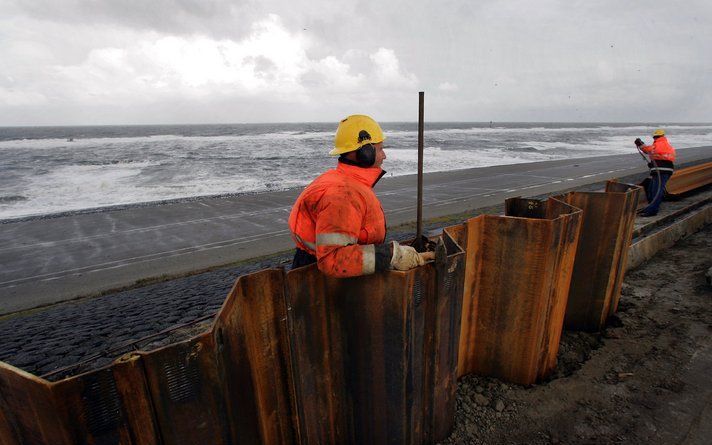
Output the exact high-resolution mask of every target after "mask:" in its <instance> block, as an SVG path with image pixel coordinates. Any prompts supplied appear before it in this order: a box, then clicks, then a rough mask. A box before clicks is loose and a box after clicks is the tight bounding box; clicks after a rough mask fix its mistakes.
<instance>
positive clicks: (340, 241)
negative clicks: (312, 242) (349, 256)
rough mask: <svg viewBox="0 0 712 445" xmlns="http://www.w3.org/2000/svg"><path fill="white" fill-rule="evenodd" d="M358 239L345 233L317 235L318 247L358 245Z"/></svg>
mask: <svg viewBox="0 0 712 445" xmlns="http://www.w3.org/2000/svg"><path fill="white" fill-rule="evenodd" d="M356 241H358V238H354V237H352V236H348V235H344V234H343V233H319V234H317V235H316V245H317V246H348V245H349V244H356Z"/></svg>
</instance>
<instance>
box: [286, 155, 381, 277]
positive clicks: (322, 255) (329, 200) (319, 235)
mask: <svg viewBox="0 0 712 445" xmlns="http://www.w3.org/2000/svg"><path fill="white" fill-rule="evenodd" d="M384 174H385V172H384V171H383V170H381V168H379V167H371V168H362V167H358V166H355V165H348V164H344V163H342V162H339V163H338V165H337V167H336V168H335V169H332V170H329V171H327V172H326V173H323V174H322V175H321V176H319V177H318V178H316V179H315V180H314V181H313V182H312V183H311V184H309V185H308V186H307V188H306V189H304V191H303V192H302V194H301V195H299V198H297V201H296V202H295V203H294V207H292V213H291V214H290V215H289V229H290V230H291V232H292V238H293V239H294V242H295V243H296V244H297V247H298V248H300V249H303V250H305V251H307V252H309V253H310V254H312V255H314V256H316V258H317V267H318V268H319V270H320V271H322V272H323V273H325V274H327V275H332V276H337V277H352V276H359V275H366V274H370V273H373V272H374V271H375V270H376V269H377V267H376V266H377V265H376V255H377V253H379V255H380V254H382V252H385V251H386V250H388V246H387V245H385V244H382V243H383V241H384V240H385V238H386V218H385V215H384V214H383V209H382V208H381V202H380V201H379V200H378V198H377V197H376V194H375V193H374V192H373V186H374V185H375V184H376V182H378V180H379V179H380V178H381V176H383V175H384ZM384 247H385V249H384ZM389 259H390V257H389ZM381 262H382V261H380V257H379V266H380V263H381ZM379 270H380V267H379Z"/></svg>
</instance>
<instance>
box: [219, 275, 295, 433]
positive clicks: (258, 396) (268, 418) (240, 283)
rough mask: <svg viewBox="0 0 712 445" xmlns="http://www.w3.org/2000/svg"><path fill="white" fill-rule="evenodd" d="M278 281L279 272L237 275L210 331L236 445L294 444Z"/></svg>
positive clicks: (284, 314) (284, 324) (285, 334)
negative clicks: (218, 362)
mask: <svg viewBox="0 0 712 445" xmlns="http://www.w3.org/2000/svg"><path fill="white" fill-rule="evenodd" d="M284 281H285V280H284V271H283V270H281V269H280V270H275V269H273V270H265V271H262V272H256V273H253V274H250V275H245V276H242V277H240V278H239V279H238V280H237V282H236V283H235V286H234V287H233V289H232V291H231V292H230V295H229V297H228V298H227V300H226V301H225V304H224V305H223V307H222V309H221V311H220V314H219V315H218V317H217V319H216V322H215V327H214V328H213V335H214V336H215V338H216V343H217V344H218V350H219V354H220V357H221V359H222V361H223V369H224V380H225V383H226V391H227V396H226V400H227V408H228V413H229V414H228V415H229V420H230V425H231V428H232V431H233V432H232V435H233V437H234V438H235V441H236V443H246V444H251V443H261V444H266V445H270V444H290V443H294V441H295V440H296V430H295V428H296V420H295V418H294V417H295V415H296V413H295V411H294V409H293V407H292V403H293V400H292V397H290V395H291V392H292V381H291V369H290V358H289V339H288V332H287V306H286V302H285V295H284V285H285V283H284Z"/></svg>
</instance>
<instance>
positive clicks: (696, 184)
mask: <svg viewBox="0 0 712 445" xmlns="http://www.w3.org/2000/svg"><path fill="white" fill-rule="evenodd" d="M708 184H712V162H707V163H704V164H699V165H695V166H692V167H687V168H681V169H679V170H675V172H674V173H673V174H672V176H671V177H670V179H669V180H668V182H667V184H666V185H665V190H666V192H667V194H668V195H671V196H677V195H682V194H684V193H687V192H689V191H692V190H695V189H697V188H700V187H704V186H706V185H708Z"/></svg>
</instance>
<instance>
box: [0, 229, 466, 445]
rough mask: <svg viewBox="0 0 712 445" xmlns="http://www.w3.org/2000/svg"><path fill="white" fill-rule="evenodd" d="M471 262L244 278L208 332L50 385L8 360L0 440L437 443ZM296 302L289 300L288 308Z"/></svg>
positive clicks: (440, 255)
mask: <svg viewBox="0 0 712 445" xmlns="http://www.w3.org/2000/svg"><path fill="white" fill-rule="evenodd" d="M464 268H465V258H464V252H463V251H462V249H461V248H460V247H459V246H458V245H457V244H456V243H455V242H454V241H453V240H452V239H449V237H448V236H447V235H444V241H443V239H441V240H440V241H439V243H438V248H437V259H436V261H435V262H434V263H432V264H428V265H426V266H423V267H419V268H416V269H413V270H410V271H408V272H385V273H379V274H374V275H372V276H368V277H360V278H354V279H346V280H343V279H341V280H340V279H335V278H330V277H326V276H324V275H322V274H321V273H319V272H318V271H317V270H316V269H315V267H314V266H312V267H307V268H302V269H297V270H294V271H291V272H290V273H289V274H288V275H287V274H285V272H284V271H283V270H281V269H274V270H265V271H261V272H257V273H253V274H250V275H246V276H243V277H240V278H239V279H238V280H237V281H236V283H235V286H234V287H233V289H232V290H231V292H230V294H229V295H228V298H227V299H226V301H225V303H224V304H223V307H222V308H221V310H220V312H219V313H218V315H217V317H216V319H215V321H214V323H213V325H212V326H211V328H210V329H208V330H207V331H206V332H204V333H202V334H200V335H198V336H194V337H192V338H189V339H187V340H185V341H181V342H179V343H172V344H169V345H167V346H164V347H161V348H159V349H156V350H152V351H150V352H141V351H139V352H136V353H130V354H127V355H125V356H123V357H120V358H119V359H117V360H115V361H114V362H113V363H112V364H111V365H109V366H106V367H104V368H100V369H96V370H92V371H89V372H86V373H83V374H79V375H75V376H72V377H69V378H66V379H63V380H60V381H57V382H49V381H47V380H44V379H42V378H38V377H35V376H32V375H30V374H28V373H26V372H23V371H22V370H20V369H17V368H14V367H12V366H10V365H7V364H4V363H0V439H1V440H2V443H3V445H5V444H8V445H15V444H18V445H25V444H32V445H35V444H47V445H65V444H66V445H75V444H87V445H93V444H131V445H134V444H141V445H143V444H164V445H170V444H196V443H197V444H211V445H213V444H220V445H223V444H224V445H228V444H257V443H261V444H292V443H303V444H308V443H335V442H338V443H373V442H377V443H382V442H389V443H411V444H420V443H430V442H435V441H439V440H443V439H445V438H446V437H447V435H448V434H449V432H450V430H451V428H452V425H453V423H454V413H455V389H456V366H457V360H458V358H457V352H458V349H457V345H458V337H459V334H460V324H459V323H460V310H461V301H462V284H463V273H464ZM288 304H289V307H288Z"/></svg>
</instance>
